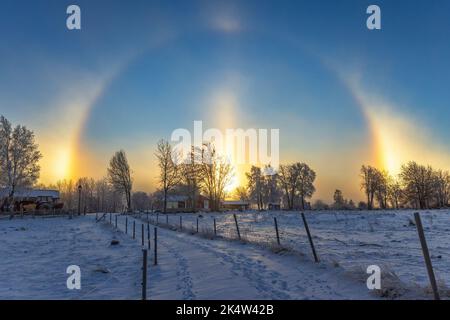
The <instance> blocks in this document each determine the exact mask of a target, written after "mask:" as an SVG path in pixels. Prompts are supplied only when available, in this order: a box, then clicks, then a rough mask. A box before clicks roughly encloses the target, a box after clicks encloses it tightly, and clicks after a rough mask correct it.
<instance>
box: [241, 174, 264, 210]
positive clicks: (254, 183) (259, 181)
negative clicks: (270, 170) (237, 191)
mask: <svg viewBox="0 0 450 320" xmlns="http://www.w3.org/2000/svg"><path fill="white" fill-rule="evenodd" d="M245 175H246V176H247V190H248V194H249V197H250V199H251V200H252V201H253V202H256V204H257V206H258V210H262V209H263V175H262V172H261V168H259V167H256V166H252V167H251V168H250V172H247V173H246V174H245Z"/></svg>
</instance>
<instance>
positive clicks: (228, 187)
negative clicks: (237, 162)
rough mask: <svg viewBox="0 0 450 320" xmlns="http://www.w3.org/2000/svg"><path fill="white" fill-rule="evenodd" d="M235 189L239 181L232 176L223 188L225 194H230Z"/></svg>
mask: <svg viewBox="0 0 450 320" xmlns="http://www.w3.org/2000/svg"><path fill="white" fill-rule="evenodd" d="M237 187H239V179H238V177H237V176H236V175H233V176H232V177H231V179H230V182H228V184H227V185H226V186H225V192H226V193H227V194H230V193H232V192H233V191H234V190H235V189H236V188H237Z"/></svg>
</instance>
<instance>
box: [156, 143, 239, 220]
mask: <svg viewBox="0 0 450 320" xmlns="http://www.w3.org/2000/svg"><path fill="white" fill-rule="evenodd" d="M156 158H157V160H158V167H159V171H160V174H159V186H160V192H159V193H161V194H162V202H163V211H164V212H166V211H167V197H168V195H169V193H171V192H174V193H178V194H179V193H181V194H185V195H186V196H187V197H188V201H187V203H188V204H189V206H190V209H191V210H192V211H195V210H196V199H197V197H198V195H200V193H201V192H203V193H204V194H205V195H206V196H207V197H208V199H209V203H210V208H211V210H213V211H217V210H219V209H220V203H221V201H222V200H223V199H224V198H225V188H226V186H227V185H228V184H229V183H230V180H231V179H232V177H233V174H234V173H233V168H232V166H231V164H230V163H229V162H228V161H227V159H225V158H224V157H223V156H221V155H220V154H219V153H218V152H217V151H216V149H215V147H214V145H213V144H211V143H205V144H203V145H202V147H194V146H193V147H192V148H191V151H190V152H189V154H188V155H187V157H185V158H184V159H183V158H182V155H180V154H179V153H178V152H177V151H176V150H174V149H173V148H172V146H171V145H170V143H169V142H168V141H166V140H160V141H159V142H158V145H157V149H156Z"/></svg>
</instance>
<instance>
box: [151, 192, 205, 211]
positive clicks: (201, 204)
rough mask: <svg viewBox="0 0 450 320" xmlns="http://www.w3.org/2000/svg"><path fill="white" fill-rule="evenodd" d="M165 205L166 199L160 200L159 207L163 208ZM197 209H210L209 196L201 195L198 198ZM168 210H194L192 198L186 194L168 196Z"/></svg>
mask: <svg viewBox="0 0 450 320" xmlns="http://www.w3.org/2000/svg"><path fill="white" fill-rule="evenodd" d="M163 206H164V199H163V198H162V199H160V201H158V205H157V207H158V209H159V210H162V209H163ZM195 208H196V210H200V211H207V210H209V200H208V198H206V197H204V196H202V195H200V196H198V197H197V199H196V205H195ZM167 210H168V211H169V212H188V211H192V200H191V199H190V197H188V196H186V195H169V196H167Z"/></svg>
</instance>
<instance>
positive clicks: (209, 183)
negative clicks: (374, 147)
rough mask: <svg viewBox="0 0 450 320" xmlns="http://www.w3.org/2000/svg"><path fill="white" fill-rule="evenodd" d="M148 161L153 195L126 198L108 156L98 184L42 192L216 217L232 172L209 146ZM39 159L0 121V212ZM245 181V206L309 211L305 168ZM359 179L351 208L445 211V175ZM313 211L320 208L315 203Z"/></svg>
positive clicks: (20, 133) (120, 157)
mask: <svg viewBox="0 0 450 320" xmlns="http://www.w3.org/2000/svg"><path fill="white" fill-rule="evenodd" d="M155 155H156V158H157V160H158V167H159V171H160V174H159V179H158V180H159V190H158V191H157V192H156V193H155V194H153V195H148V194H146V193H144V192H135V193H133V192H132V189H133V178H132V171H131V168H130V165H129V163H128V160H127V157H126V154H125V152H124V151H123V150H120V151H118V152H116V153H115V154H114V155H113V156H112V158H111V160H110V162H109V166H108V168H107V176H106V178H103V179H100V180H94V179H90V178H81V179H79V180H78V181H72V180H63V181H59V182H58V183H57V184H56V185H54V186H50V187H52V188H55V189H58V190H59V191H60V193H61V198H62V201H63V202H64V204H65V207H66V208H67V209H74V208H77V207H78V202H79V201H80V200H81V201H80V202H81V208H82V209H83V210H87V211H109V210H114V211H115V210H120V209H122V208H124V209H125V210H128V211H131V209H132V208H134V209H137V210H145V209H149V208H151V207H152V204H153V203H155V202H159V201H161V200H162V202H163V210H164V211H166V210H167V199H168V195H169V194H170V193H172V192H173V193H176V194H180V193H181V194H185V195H187V196H188V199H189V201H188V203H190V206H191V209H192V210H193V211H195V209H196V199H197V197H198V196H199V195H200V193H203V194H204V195H206V196H207V197H208V199H209V202H210V207H211V209H212V210H219V209H220V203H221V201H222V200H223V199H224V198H225V190H226V187H227V185H228V184H229V183H230V180H231V179H232V177H233V169H232V166H231V164H230V163H229V162H228V161H227V160H226V159H225V158H224V157H222V156H221V155H219V154H218V153H217V152H216V150H215V148H214V146H213V145H212V144H210V143H206V144H204V145H202V146H201V147H196V148H195V147H192V148H191V151H190V153H189V155H188V156H187V157H185V158H184V159H181V157H180V155H179V154H178V153H177V151H176V150H173V148H172V146H171V145H170V144H169V142H168V141H166V140H160V141H159V142H158V144H157V149H156V153H155ZM41 158H42V155H41V153H40V151H39V149H38V145H37V143H36V142H35V136H34V133H33V132H32V131H31V130H28V129H27V128H26V127H25V126H21V125H17V126H15V127H13V126H12V124H11V123H10V122H9V121H8V120H7V119H6V118H5V117H3V116H0V187H1V188H6V190H7V191H8V196H7V197H6V198H5V199H4V200H3V203H1V204H0V207H5V205H8V204H11V203H12V201H13V199H14V194H15V192H16V190H17V189H18V188H26V187H32V186H35V185H36V183H37V181H38V179H39V173H40V166H39V160H40V159H41ZM246 177H247V180H248V183H247V185H246V186H241V187H239V188H237V189H236V191H235V192H236V195H237V197H239V198H240V199H242V200H248V201H251V202H253V203H254V204H256V206H257V208H258V209H264V208H268V206H269V204H271V203H279V202H280V201H279V200H280V199H283V204H284V207H285V208H286V209H291V210H292V209H294V208H301V209H306V208H307V207H309V205H308V199H310V198H311V197H312V195H313V194H314V192H315V187H314V181H315V178H316V173H315V172H314V171H313V170H312V169H311V168H310V167H309V166H308V165H307V164H305V163H300V162H298V163H293V164H287V165H281V166H280V167H279V169H278V170H277V171H275V170H274V169H273V168H272V167H271V166H270V165H267V166H265V167H263V168H260V167H256V166H252V167H251V169H250V171H249V172H248V173H247V174H246ZM360 178H361V189H362V190H363V191H364V194H365V197H366V202H365V203H364V202H360V203H359V204H358V208H367V209H369V210H371V209H373V208H375V206H376V205H378V207H379V208H382V209H386V208H396V209H398V208H402V207H414V208H419V209H426V208H442V207H446V206H448V205H449V201H450V175H449V172H448V171H443V170H435V169H433V168H432V167H431V166H424V165H420V164H417V163H416V162H414V161H411V162H408V163H407V164H405V165H403V166H402V167H401V171H400V174H399V175H398V176H395V177H394V176H392V175H390V174H389V173H388V172H387V171H384V170H379V169H377V168H375V167H372V166H368V165H363V166H362V167H361V171H360ZM79 186H81V189H80V188H79ZM80 192H81V193H80ZM80 195H81V197H79V196H80ZM333 198H334V203H333V205H332V207H333V208H336V209H353V208H355V207H356V205H355V204H354V203H353V201H352V200H346V199H344V197H343V194H342V191H340V190H336V191H335V193H334V197H333ZM314 207H316V208H322V207H327V205H326V204H325V203H324V202H322V201H320V200H317V201H316V203H315V204H314Z"/></svg>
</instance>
